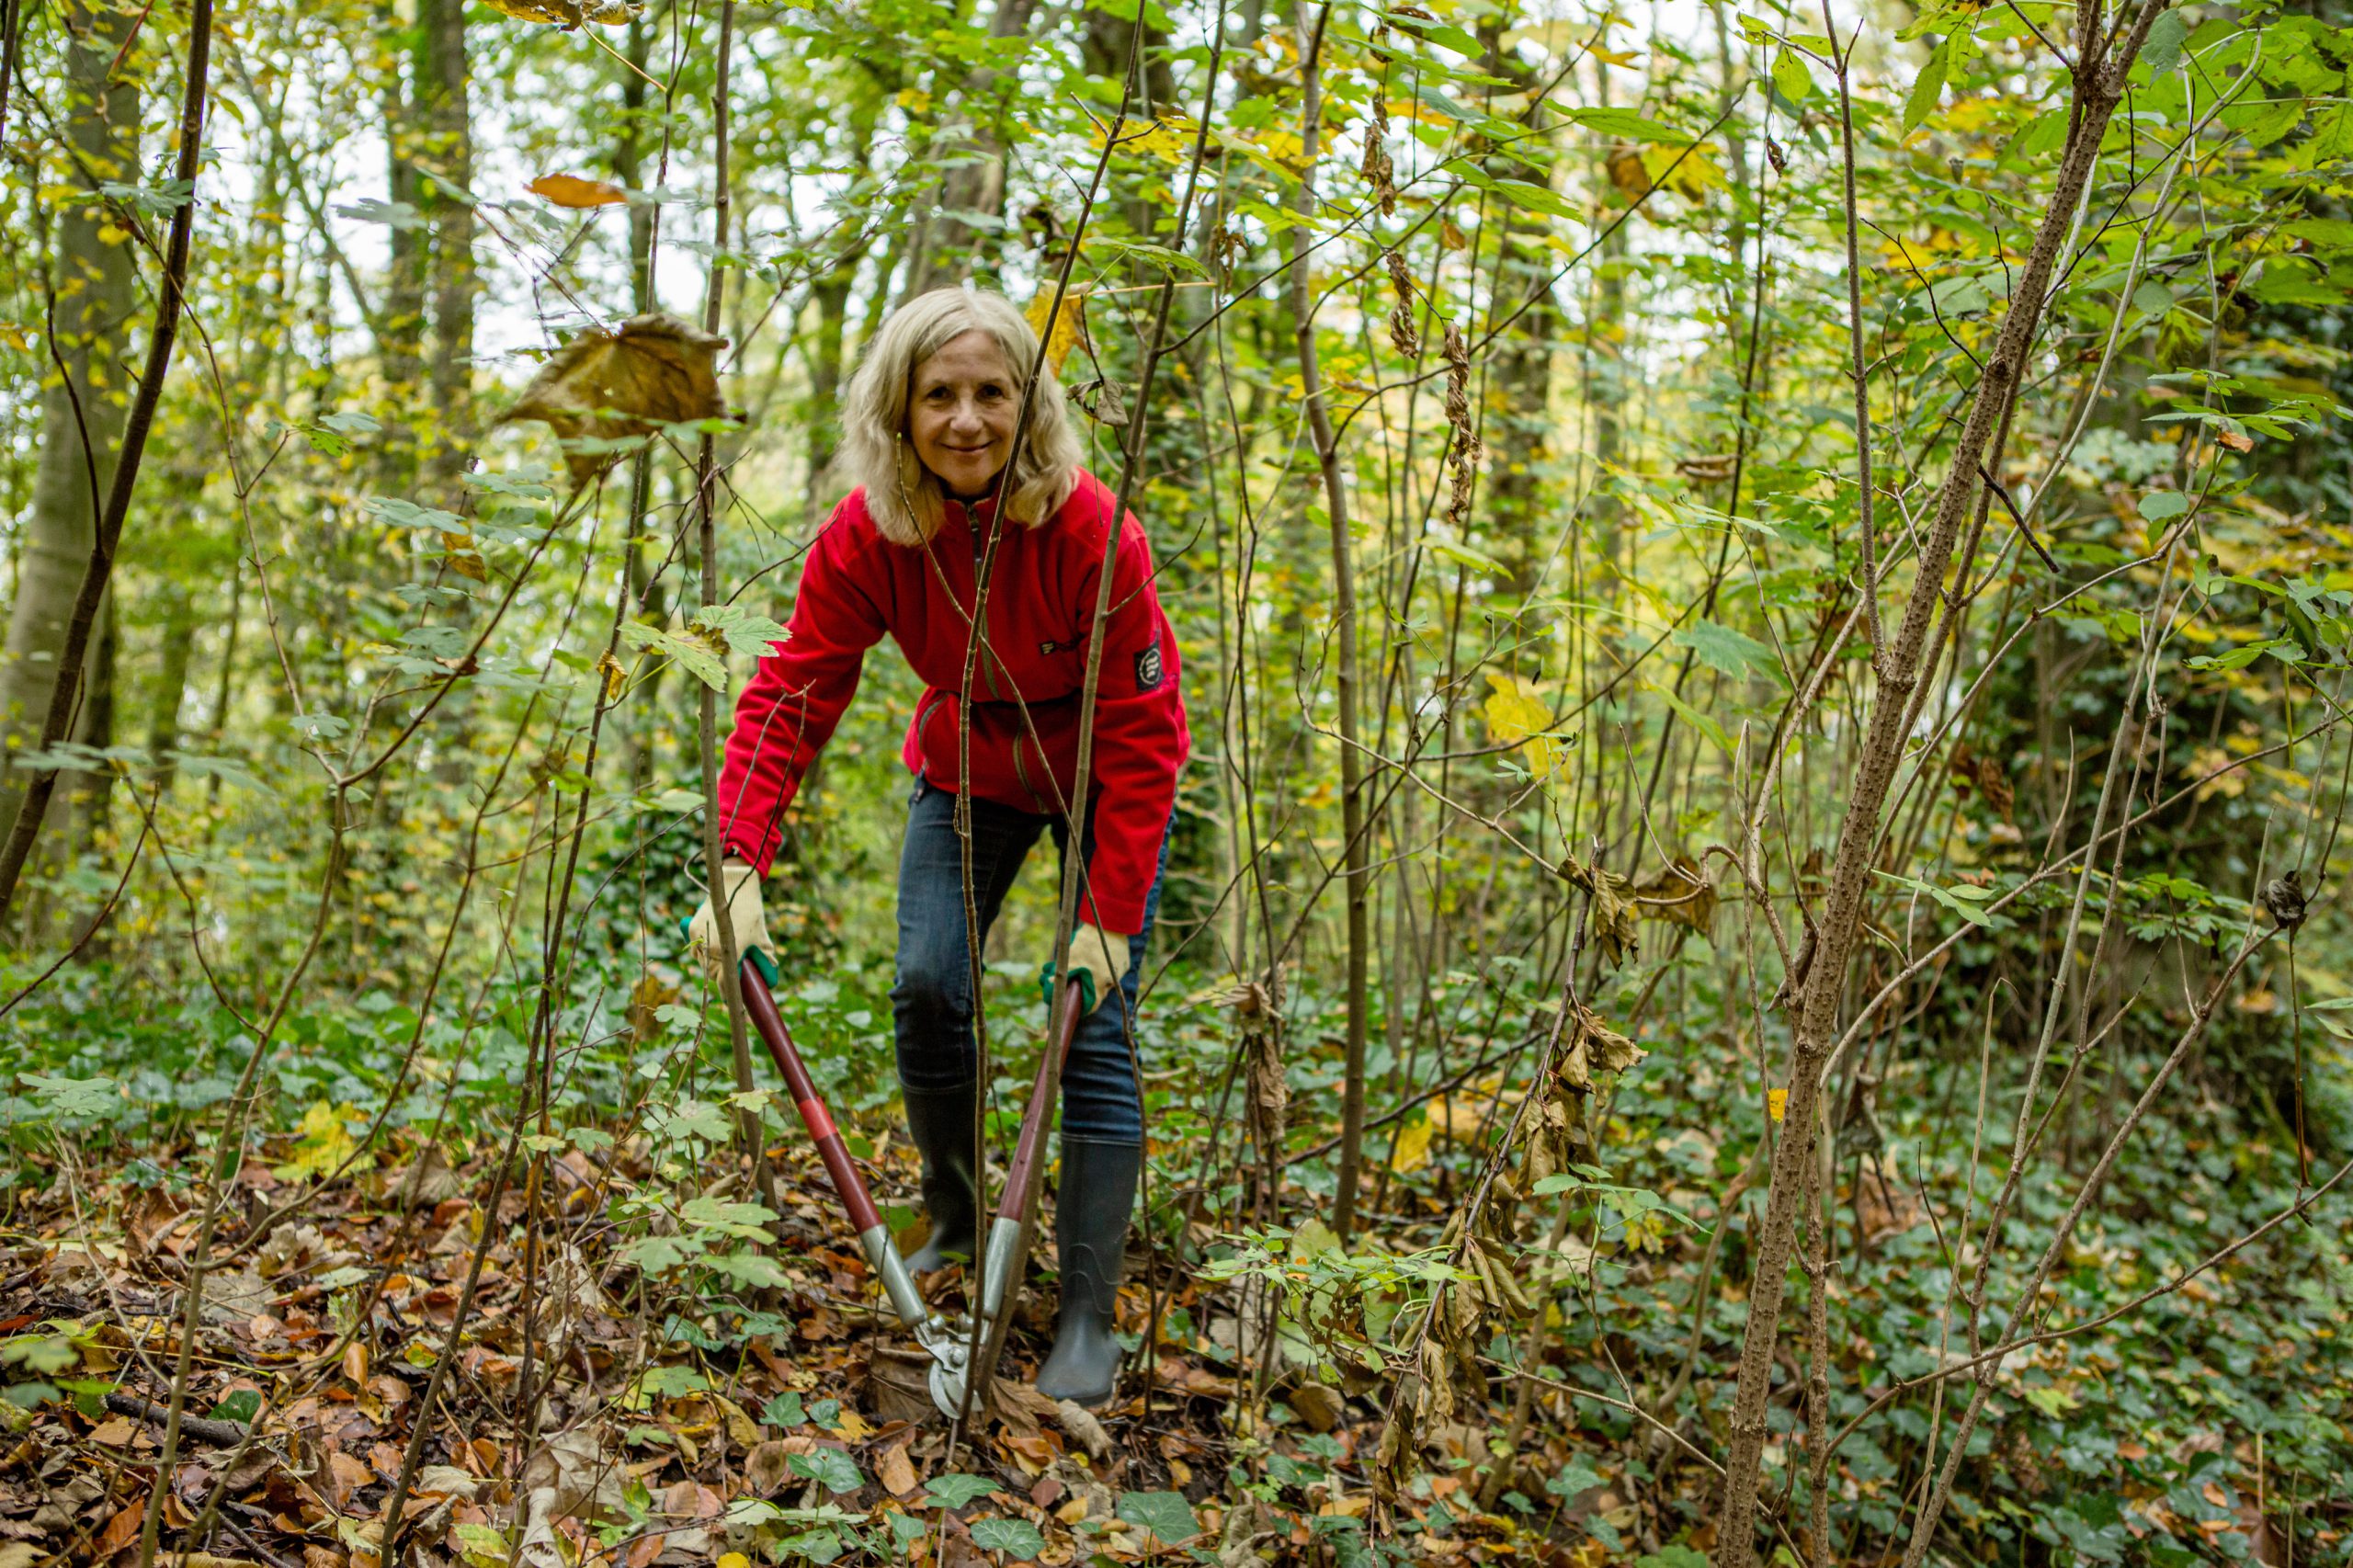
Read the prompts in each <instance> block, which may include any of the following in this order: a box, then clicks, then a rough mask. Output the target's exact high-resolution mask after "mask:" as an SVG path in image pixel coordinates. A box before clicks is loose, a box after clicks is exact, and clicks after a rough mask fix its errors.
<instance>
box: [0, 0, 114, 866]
mask: <svg viewBox="0 0 2353 1568" xmlns="http://www.w3.org/2000/svg"><path fill="white" fill-rule="evenodd" d="M131 22H132V17H131V14H130V13H129V12H127V11H125V10H122V9H120V8H119V7H116V6H103V5H92V4H87V3H85V0H71V3H69V4H68V5H67V6H65V8H64V11H63V23H64V30H65V46H64V56H65V72H64V84H63V85H64V101H63V109H64V126H63V129H64V136H63V146H62V150H63V156H64V165H65V166H64V167H63V169H62V170H60V171H59V178H58V180H57V183H56V185H55V187H54V188H55V189H56V190H57V191H58V192H60V193H61V195H60V204H59V210H58V212H57V222H56V227H55V230H54V233H55V234H56V236H57V238H56V249H55V254H54V256H53V257H52V260H51V268H50V276H49V278H48V286H49V290H50V295H51V301H53V303H52V305H51V329H50V330H51V338H50V343H49V348H50V353H51V371H52V374H51V377H50V378H49V379H48V381H47V385H46V386H45V388H44V390H43V391H42V393H41V415H40V458H39V460H38V465H37V467H36V468H35V471H34V477H33V491H32V506H31V508H30V510H29V511H28V514H27V516H26V518H25V521H24V525H23V535H24V544H23V549H22V553H21V555H20V557H19V560H18V565H17V597H16V600H15V602H14V603H13V604H12V605H11V606H10V607H9V611H8V641H7V651H6V656H5V657H0V745H5V747H6V749H7V750H8V751H9V752H11V753H14V752H16V751H18V750H21V749H23V748H24V747H26V746H28V745H30V744H34V742H35V740H36V739H37V738H38V736H39V735H40V729H41V723H42V720H43V718H44V716H45V715H46V714H47V712H48V710H49V705H50V697H51V692H52V690H53V689H54V688H55V686H56V673H57V662H58V657H59V655H60V653H62V652H63V649H64V647H65V642H66V627H67V623H68V622H69V621H70V620H71V619H72V618H73V613H74V597H75V595H76V594H77V593H78V592H79V591H80V588H81V585H82V575H83V573H84V571H85V569H86V568H87V567H88V565H89V562H90V548H91V545H92V544H93V543H94V542H95V540H96V539H97V515H98V506H99V497H100V496H102V495H103V494H105V493H106V487H107V485H108V483H110V482H111V479H112V476H113V472H114V460H115V450H116V448H117V447H118V445H119V443H120V441H121V438H122V424H123V416H124V410H125V408H126V407H127V405H128V399H129V393H130V390H131V380H132V373H131V370H130V369H129V368H128V367H126V366H125V365H124V363H123V349H124V342H125V338H126V335H127V333H126V324H127V321H128V318H129V317H130V314H131V310H132V308H133V306H134V304H135V302H136V301H135V294H136V289H135V279H134V278H133V275H132V268H131V237H130V234H129V233H128V232H127V230H126V228H125V226H124V225H123V223H122V222H121V216H120V214H119V213H117V212H116V211H114V210H113V209H112V207H111V205H110V204H109V203H108V200H107V199H105V197H104V196H103V195H102V194H101V187H103V186H105V185H108V184H110V183H120V182H129V181H133V180H135V179H136V178H137V177H138V167H139V89H138V85H137V82H136V79H135V77H134V75H133V67H132V65H131V62H129V61H128V60H127V59H126V58H125V55H126V53H127V46H128V45H129V43H130V41H131ZM21 793H22V783H21V780H20V779H18V778H15V777H13V776H0V823H5V822H7V821H11V820H13V819H14V817H15V815H16V810H17V801H18V800H19V798H20V796H21Z"/></svg>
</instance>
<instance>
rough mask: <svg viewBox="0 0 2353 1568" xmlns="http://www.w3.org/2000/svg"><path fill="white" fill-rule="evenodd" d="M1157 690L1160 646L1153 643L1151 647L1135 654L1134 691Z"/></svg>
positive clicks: (1158, 686) (1158, 685) (1158, 684)
mask: <svg viewBox="0 0 2353 1568" xmlns="http://www.w3.org/2000/svg"><path fill="white" fill-rule="evenodd" d="M1159 688H1160V644H1159V643H1157V642H1154V644H1153V645H1152V646H1151V647H1149V648H1146V649H1144V650H1142V652H1141V653H1137V654H1136V689H1137V690H1138V691H1157V690H1158V689H1159Z"/></svg>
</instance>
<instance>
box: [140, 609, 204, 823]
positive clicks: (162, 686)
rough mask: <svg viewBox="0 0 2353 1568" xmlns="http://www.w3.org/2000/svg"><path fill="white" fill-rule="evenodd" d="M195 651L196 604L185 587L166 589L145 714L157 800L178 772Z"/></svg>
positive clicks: (168, 787) (149, 754)
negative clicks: (158, 656) (156, 666)
mask: <svg viewBox="0 0 2353 1568" xmlns="http://www.w3.org/2000/svg"><path fill="white" fill-rule="evenodd" d="M195 649H196V601H195V599H194V598H193V597H191V596H190V595H189V593H188V587H187V585H186V584H184V583H173V584H172V585H169V586H168V587H166V588H165V598H164V642H163V650H162V651H163V668H162V670H161V671H160V672H159V673H158V674H157V676H156V677H155V694H154V701H153V704H152V706H150V707H149V709H148V710H147V755H148V756H151V757H153V759H154V761H155V790H156V794H157V796H158V798H161V797H162V796H165V795H168V794H170V793H171V790H172V779H173V777H174V775H175V774H176V773H177V771H178V769H179V760H178V756H177V753H178V751H179V746H180V709H181V708H182V706H183V705H185V703H186V702H187V700H188V658H189V655H190V654H191V653H194V651H195Z"/></svg>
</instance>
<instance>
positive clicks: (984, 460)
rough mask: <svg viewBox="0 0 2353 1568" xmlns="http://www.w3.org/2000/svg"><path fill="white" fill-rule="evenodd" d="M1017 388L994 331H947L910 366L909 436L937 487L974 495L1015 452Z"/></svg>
mask: <svg viewBox="0 0 2353 1568" xmlns="http://www.w3.org/2000/svg"><path fill="white" fill-rule="evenodd" d="M1020 407H1021V389H1020V386H1019V384H1018V383H1017V381H1015V379H1014V374H1013V367H1012V366H1010V365H1008V364H1006V362H1005V352H1004V350H1002V349H1000V348H999V347H997V346H996V339H995V338H994V337H991V336H990V335H988V334H987V333H984V332H968V333H966V334H964V335H962V336H961V337H955V338H950V339H949V341H948V343H947V344H946V345H945V346H944V347H941V349H940V350H939V352H938V353H937V354H935V355H933V356H932V357H931V358H928V359H926V360H924V361H923V362H922V363H920V364H918V365H917V366H916V367H915V373H914V375H913V376H911V377H910V378H909V379H908V386H907V439H908V440H909V441H911V442H913V443H914V444H915V457H916V458H917V459H918V460H921V461H922V463H923V466H924V467H926V468H927V469H929V470H930V471H931V472H932V475H933V477H935V478H936V479H938V481H939V483H940V488H942V489H943V490H945V491H947V492H948V494H950V495H953V496H955V497H957V498H958V499H960V500H965V501H971V500H977V499H978V498H980V497H981V496H983V495H984V494H987V493H988V488H989V482H990V481H992V480H994V479H995V478H996V476H997V472H998V471H999V470H1001V469H1003V468H1004V467H1005V465H1006V462H1007V461H1008V460H1010V459H1011V458H1012V456H1013V436H1014V419H1015V416H1016V415H1017V414H1018V413H1019V412H1020Z"/></svg>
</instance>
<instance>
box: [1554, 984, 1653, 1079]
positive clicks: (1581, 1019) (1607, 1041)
mask: <svg viewBox="0 0 2353 1568" xmlns="http://www.w3.org/2000/svg"><path fill="white" fill-rule="evenodd" d="M1574 1023H1575V1035H1574V1038H1573V1039H1571V1040H1570V1041H1569V1048H1568V1050H1567V1051H1563V1052H1562V1054H1561V1061H1560V1065H1559V1066H1558V1067H1557V1068H1555V1069H1554V1071H1555V1072H1557V1073H1558V1074H1560V1078H1561V1081H1562V1082H1563V1083H1564V1084H1566V1085H1568V1086H1569V1087H1570V1088H1572V1089H1574V1090H1575V1091H1576V1092H1577V1093H1578V1094H1580V1095H1589V1094H1591V1093H1592V1092H1593V1075H1594V1074H1596V1073H1623V1072H1624V1071H1625V1070H1626V1069H1627V1068H1629V1067H1631V1066H1632V1065H1633V1064H1634V1063H1635V1062H1640V1061H1641V1060H1642V1059H1643V1055H1644V1052H1643V1048H1642V1047H1641V1046H1639V1045H1636V1044H1635V1043H1634V1042H1633V1041H1632V1040H1629V1039H1627V1038H1626V1037H1625V1036H1624V1035H1621V1034H1620V1033H1619V1032H1618V1031H1617V1030H1616V1029H1613V1028H1610V1027H1609V1026H1608V1024H1605V1023H1603V1022H1602V1021H1601V1015H1600V1014H1598V1013H1597V1012H1595V1011H1594V1010H1593V1009H1592V1008H1590V1007H1588V1006H1586V1005H1585V1004H1584V1003H1582V1002H1580V1003H1578V1004H1577V1005H1576V1017H1575V1020H1574Z"/></svg>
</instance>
